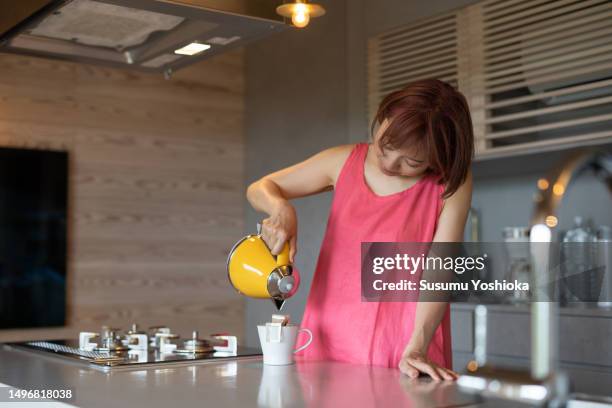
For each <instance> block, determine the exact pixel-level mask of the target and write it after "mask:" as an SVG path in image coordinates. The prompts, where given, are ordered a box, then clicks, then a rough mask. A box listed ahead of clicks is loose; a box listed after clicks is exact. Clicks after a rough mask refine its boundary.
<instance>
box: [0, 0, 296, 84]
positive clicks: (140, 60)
mask: <svg viewBox="0 0 612 408" xmlns="http://www.w3.org/2000/svg"><path fill="white" fill-rule="evenodd" d="M249 3H250V4H251V8H252V7H253V6H254V5H257V4H258V3H260V2H252V1H237V0H225V1H224V0H181V1H174V0H62V1H58V0H18V1H15V0H0V5H1V8H0V10H1V12H0V51H1V52H12V53H19V54H26V55H36V56H43V57H51V58H59V59H64V60H71V61H78V62H86V63H93V64H104V65H109V66H115V67H126V68H131V69H136V70H141V71H149V72H163V73H164V74H165V75H167V76H169V75H170V74H171V73H172V72H173V71H176V70H177V69H179V68H181V67H184V66H186V65H189V64H192V63H194V62H197V61H200V60H202V59H205V58H210V57H212V56H214V55H216V54H219V53H222V52H225V51H227V50H229V49H231V48H234V47H238V46H242V45H244V44H246V43H249V42H251V41H255V40H258V39H260V38H263V37H265V36H267V35H269V34H272V33H274V32H278V31H281V30H283V29H284V28H286V27H288V26H287V25H285V24H284V23H283V21H282V20H279V19H276V18H275V13H274V10H273V8H272V10H266V9H265V8H263V7H262V9H263V10H254V9H247V7H248V6H247V5H248V4H249ZM243 5H244V6H243ZM279 18H280V17H279Z"/></svg>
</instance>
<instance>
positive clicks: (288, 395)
mask: <svg viewBox="0 0 612 408" xmlns="http://www.w3.org/2000/svg"><path fill="white" fill-rule="evenodd" d="M0 383H4V384H8V385H11V386H14V387H18V388H23V389H28V388H32V387H33V386H35V385H38V386H40V385H41V384H44V385H45V388H47V389H71V390H73V393H74V395H75V399H74V400H73V401H70V402H69V403H70V404H74V405H76V406H79V407H93V408H95V407H105V408H106V407H108V406H133V407H141V406H146V407H147V408H156V407H164V408H165V407H168V406H172V407H183V406H184V407H194V406H218V407H227V408H232V407H240V408H245V407H306V406H308V407H324V406H326V407H399V406H403V407H411V408H421V407H427V408H429V407H499V408H502V407H517V406H521V405H520V404H512V405H510V404H509V403H507V402H504V401H497V400H491V401H488V400H483V399H482V398H481V397H479V396H477V395H468V394H463V393H461V392H460V391H459V390H458V387H457V385H456V383H454V382H440V383H435V382H432V381H431V380H429V378H419V379H410V378H408V377H406V376H404V375H402V374H401V373H400V372H399V370H397V369H395V368H385V367H372V366H367V365H352V364H343V363H336V362H303V361H301V360H300V358H299V357H298V360H297V364H295V365H290V366H279V367H274V366H263V364H262V363H261V362H259V361H230V362H220V363H217V364H210V365H191V366H180V367H170V368H165V369H155V370H138V371H119V372H111V373H108V374H106V373H101V372H99V371H96V370H89V369H86V368H83V367H79V366H75V365H71V364H65V363H62V362H61V361H58V360H55V359H53V360H52V359H40V358H38V357H37V356H35V355H33V354H29V353H23V352H17V351H12V350H6V349H2V350H0Z"/></svg>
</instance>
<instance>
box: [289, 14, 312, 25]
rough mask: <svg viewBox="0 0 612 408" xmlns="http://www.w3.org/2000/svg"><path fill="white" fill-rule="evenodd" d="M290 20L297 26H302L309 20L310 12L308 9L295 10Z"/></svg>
mask: <svg viewBox="0 0 612 408" xmlns="http://www.w3.org/2000/svg"><path fill="white" fill-rule="evenodd" d="M291 22H292V23H293V25H294V26H296V27H298V28H304V27H306V26H307V25H308V23H309V22H310V14H308V11H296V12H295V13H293V15H292V16H291Z"/></svg>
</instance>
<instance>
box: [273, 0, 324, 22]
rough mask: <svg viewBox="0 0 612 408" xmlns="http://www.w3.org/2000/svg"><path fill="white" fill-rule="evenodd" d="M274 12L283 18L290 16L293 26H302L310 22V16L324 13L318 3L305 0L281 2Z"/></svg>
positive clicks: (318, 15)
mask: <svg viewBox="0 0 612 408" xmlns="http://www.w3.org/2000/svg"><path fill="white" fill-rule="evenodd" d="M276 12H277V13H278V14H280V15H281V16H283V17H285V18H291V23H292V24H293V26H294V27H298V28H303V27H306V26H307V25H308V23H310V19H311V18H315V17H320V16H322V15H324V14H325V9H324V8H323V7H321V6H320V5H318V4H314V3H308V2H307V1H306V0H295V2H294V3H285V4H281V5H280V6H278V7H277V8H276Z"/></svg>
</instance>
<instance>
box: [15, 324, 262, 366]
mask: <svg viewBox="0 0 612 408" xmlns="http://www.w3.org/2000/svg"><path fill="white" fill-rule="evenodd" d="M151 330H152V331H151V335H150V337H149V335H148V334H147V333H145V332H144V331H140V330H138V326H137V325H136V324H133V325H132V327H131V329H130V330H128V331H127V332H125V334H121V332H120V329H115V328H109V327H107V326H103V327H102V330H101V331H100V334H98V333H94V332H81V333H79V338H78V340H49V341H31V342H20V343H7V344H6V345H5V347H7V348H14V349H19V350H22V351H24V352H30V353H37V354H38V355H44V356H46V357H53V358H59V359H63V360H68V361H71V362H76V363H78V364H81V365H83V366H86V367H90V368H96V369H99V370H102V371H111V370H119V369H122V370H125V369H131V370H134V369H144V368H150V367H156V366H159V365H177V364H202V363H209V362H214V361H220V360H236V359H243V358H247V359H253V358H259V357H260V356H261V351H260V350H259V349H254V348H247V347H238V341H237V338H236V336H231V335H229V334H213V335H211V336H210V337H211V338H210V339H200V338H199V334H198V332H197V331H193V332H192V335H191V338H188V339H185V340H184V341H183V342H182V345H181V347H179V346H178V345H177V344H176V343H177V341H178V339H179V336H178V335H177V334H174V333H172V332H171V330H170V328H168V327H165V326H156V327H152V328H151ZM149 339H150V340H151V341H149Z"/></svg>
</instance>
